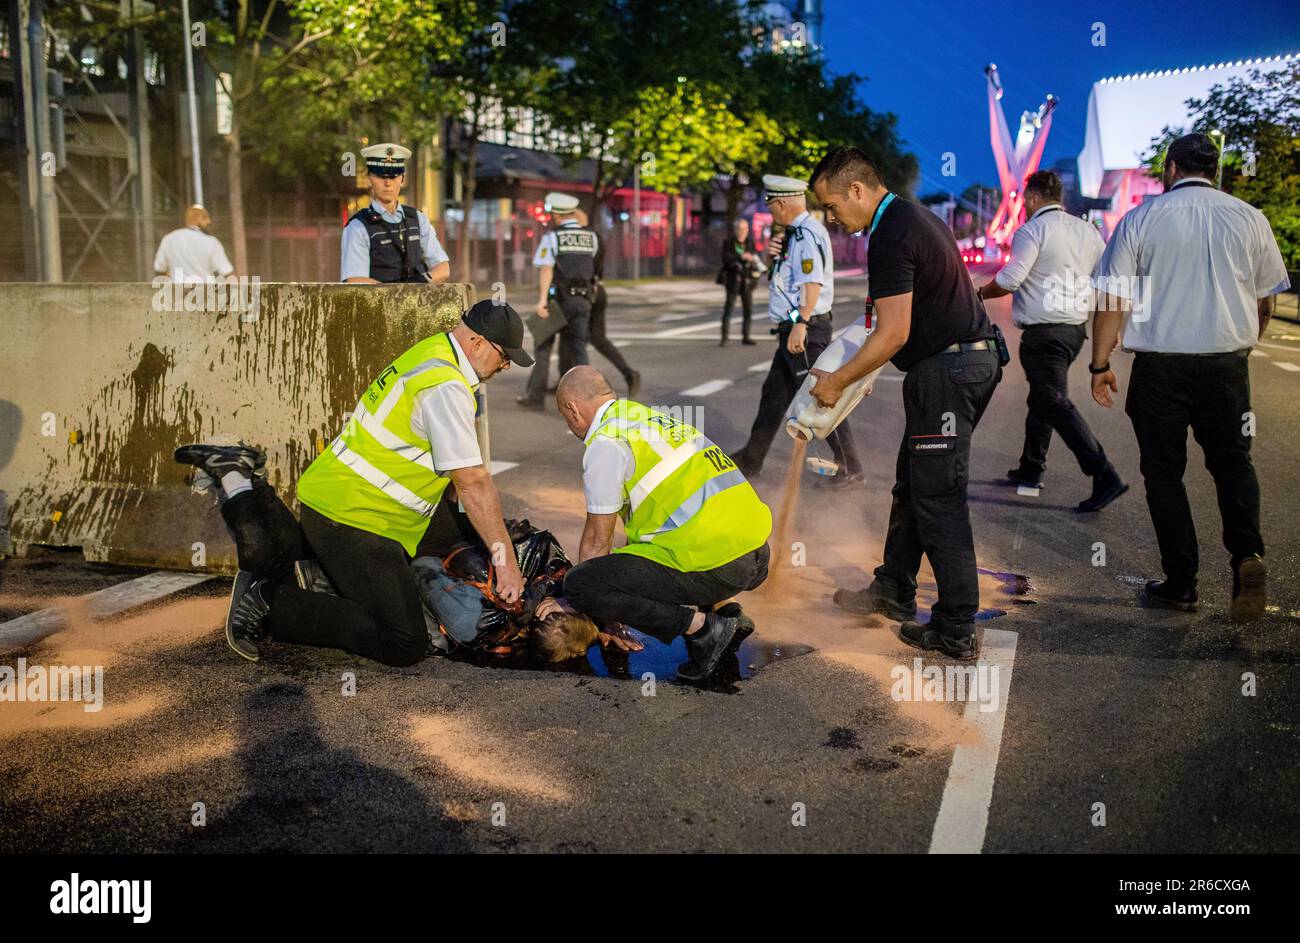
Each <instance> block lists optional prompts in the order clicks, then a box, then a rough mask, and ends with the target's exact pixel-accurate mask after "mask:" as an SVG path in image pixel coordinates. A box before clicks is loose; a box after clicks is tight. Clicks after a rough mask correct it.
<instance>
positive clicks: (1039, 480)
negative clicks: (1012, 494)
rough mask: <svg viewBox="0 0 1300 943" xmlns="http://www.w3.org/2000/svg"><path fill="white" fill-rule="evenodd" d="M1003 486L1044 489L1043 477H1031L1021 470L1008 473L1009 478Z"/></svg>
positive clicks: (1014, 469) (1016, 469) (1015, 469)
mask: <svg viewBox="0 0 1300 943" xmlns="http://www.w3.org/2000/svg"><path fill="white" fill-rule="evenodd" d="M1003 484H1007V485H1015V486H1017V487H1019V486H1021V485H1023V486H1024V487H1026V488H1041V487H1043V476H1042V475H1038V476H1037V477H1031V476H1030V475H1028V474H1026V473H1025V472H1022V471H1021V470H1020V469H1019V468H1013V469H1011V470H1010V471H1008V472H1007V477H1006V480H1005V481H1004V482H1003Z"/></svg>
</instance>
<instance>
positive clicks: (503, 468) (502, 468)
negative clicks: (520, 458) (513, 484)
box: [488, 459, 519, 475]
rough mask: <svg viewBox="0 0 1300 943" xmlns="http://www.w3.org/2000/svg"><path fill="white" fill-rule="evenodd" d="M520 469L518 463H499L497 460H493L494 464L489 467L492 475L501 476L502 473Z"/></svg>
mask: <svg viewBox="0 0 1300 943" xmlns="http://www.w3.org/2000/svg"><path fill="white" fill-rule="evenodd" d="M518 467H519V463H518V462H498V461H497V460H496V459H493V460H492V463H491V464H490V465H488V473H489V474H492V475H499V474H501V473H502V472H508V471H510V469H512V468H518Z"/></svg>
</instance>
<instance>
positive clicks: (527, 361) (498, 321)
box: [462, 301, 533, 367]
mask: <svg viewBox="0 0 1300 943" xmlns="http://www.w3.org/2000/svg"><path fill="white" fill-rule="evenodd" d="M462 320H464V322H465V325H466V326H467V327H468V328H469V329H470V330H471V331H473V332H474V333H476V334H479V335H481V336H482V337H485V338H487V339H488V340H490V341H491V342H492V343H494V344H496V345H497V346H498V347H500V348H501V349H502V350H504V351H505V352H506V356H507V357H509V358H510V360H511V362H512V363H515V364H518V365H519V366H521V367H531V366H532V365H533V358H532V357H530V356H528V352H527V351H526V350H524V319H523V318H521V317H520V316H519V312H517V311H516V310H515V309H514V308H512V307H510V305H508V304H504V303H502V304H496V303H495V302H492V301H480V302H479V303H478V304H476V305H475V306H474V307H472V308H470V309H469V310H468V311H466V312H465V316H464V318H463V319H462Z"/></svg>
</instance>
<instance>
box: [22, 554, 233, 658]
mask: <svg viewBox="0 0 1300 943" xmlns="http://www.w3.org/2000/svg"><path fill="white" fill-rule="evenodd" d="M210 579H212V574H211V573H168V572H166V571H165V570H158V571H157V572H154V573H148V574H146V575H144V576H140V577H137V578H136V579H133V580H127V581H126V582H125V583H118V584H116V585H115V586H110V587H108V588H107V589H101V590H99V592H96V593H90V594H88V595H86V596H83V597H82V599H83V600H84V602H85V603H86V606H87V609H86V612H87V614H88V615H89V616H90V617H91V618H92V619H106V618H108V617H109V616H115V615H117V614H118V613H120V612H125V611H126V610H128V609H134V608H135V607H136V606H143V605H144V604H145V603H149V602H153V601H154V600H156V599H162V598H163V597H164V596H170V595H171V594H172V593H177V592H180V591H181V590H183V589H189V588H190V587H191V586H197V585H198V584H199V583H203V582H206V581H207V580H210ZM62 627H63V610H61V609H60V608H58V607H51V608H49V609H41V610H38V611H37V612H29V613H27V615H25V616H19V617H18V618H17V619H10V620H9V621H8V622H4V623H0V647H5V646H10V645H27V644H29V643H31V642H35V641H36V640H37V639H42V638H44V637H45V636H47V635H49V634H51V633H52V632H56V631H58V630H59V629H60V628H62Z"/></svg>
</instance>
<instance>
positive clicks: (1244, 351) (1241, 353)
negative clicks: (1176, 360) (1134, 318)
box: [1133, 347, 1251, 357]
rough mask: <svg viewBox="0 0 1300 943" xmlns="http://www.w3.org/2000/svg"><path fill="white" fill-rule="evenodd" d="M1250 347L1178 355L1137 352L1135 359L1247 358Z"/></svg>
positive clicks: (1164, 352)
mask: <svg viewBox="0 0 1300 943" xmlns="http://www.w3.org/2000/svg"><path fill="white" fill-rule="evenodd" d="M1250 350H1251V349H1250V348H1249V347H1243V348H1241V349H1240V350H1210V351H1205V352H1198V353H1192V354H1178V353H1174V352H1172V351H1165V350H1135V351H1133V356H1134V357H1246V356H1248V355H1249V354H1250Z"/></svg>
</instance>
